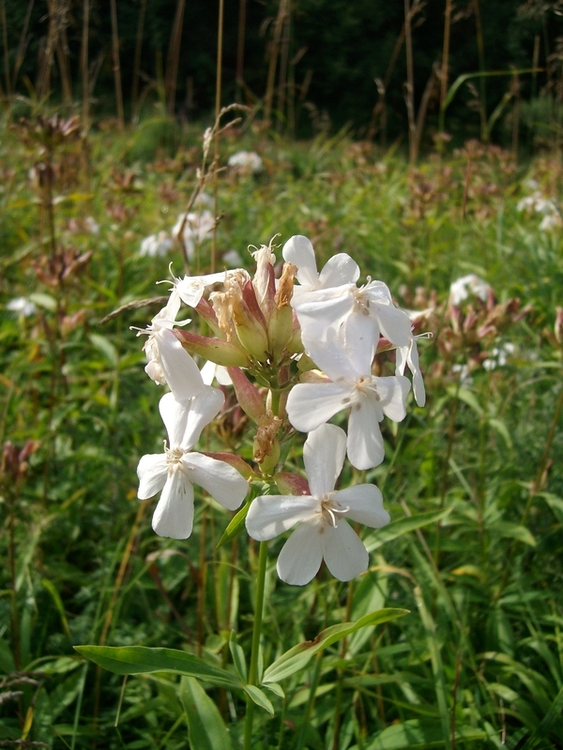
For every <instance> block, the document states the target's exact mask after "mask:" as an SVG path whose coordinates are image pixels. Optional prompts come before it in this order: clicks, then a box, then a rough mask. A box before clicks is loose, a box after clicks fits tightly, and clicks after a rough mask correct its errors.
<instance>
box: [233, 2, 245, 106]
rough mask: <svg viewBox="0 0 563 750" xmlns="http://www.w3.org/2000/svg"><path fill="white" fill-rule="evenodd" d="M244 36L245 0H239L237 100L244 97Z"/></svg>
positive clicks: (239, 100)
mask: <svg viewBox="0 0 563 750" xmlns="http://www.w3.org/2000/svg"><path fill="white" fill-rule="evenodd" d="M245 36H246V0H239V10H238V30H237V70H236V79H235V81H236V92H237V101H238V102H242V101H243V98H244V41H245Z"/></svg>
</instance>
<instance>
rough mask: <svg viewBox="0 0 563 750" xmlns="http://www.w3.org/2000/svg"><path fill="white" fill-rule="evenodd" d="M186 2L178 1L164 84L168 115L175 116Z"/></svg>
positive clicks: (184, 0)
mask: <svg viewBox="0 0 563 750" xmlns="http://www.w3.org/2000/svg"><path fill="white" fill-rule="evenodd" d="M185 8H186V0H177V3H176V14H175V16H174V23H173V26H172V32H171V34H170V45H169V48H168V60H167V63H166V79H165V82H164V90H165V98H166V103H167V107H168V114H169V115H170V116H173V115H174V110H175V106H176V87H177V82H178V63H179V60H180V47H181V43H182V27H183V22H184V11H185Z"/></svg>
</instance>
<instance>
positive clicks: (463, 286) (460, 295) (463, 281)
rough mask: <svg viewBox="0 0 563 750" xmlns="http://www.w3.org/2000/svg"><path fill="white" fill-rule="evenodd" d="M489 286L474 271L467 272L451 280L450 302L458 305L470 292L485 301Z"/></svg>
mask: <svg viewBox="0 0 563 750" xmlns="http://www.w3.org/2000/svg"><path fill="white" fill-rule="evenodd" d="M490 288H491V287H490V286H489V285H488V284H487V282H486V281H484V280H483V279H482V278H481V277H480V276H477V274H476V273H469V274H467V276H461V278H459V279H456V280H455V281H454V282H452V284H451V286H450V302H451V304H452V305H455V306H456V307H459V305H460V304H461V303H462V302H463V301H464V300H466V299H467V298H468V297H469V295H470V294H474V295H475V296H476V297H479V299H481V300H483V302H486V301H487V297H488V296H489V290H490Z"/></svg>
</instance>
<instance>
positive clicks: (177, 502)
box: [79, 235, 425, 750]
mask: <svg viewBox="0 0 563 750" xmlns="http://www.w3.org/2000/svg"><path fill="white" fill-rule="evenodd" d="M274 250H275V248H274V247H273V244H272V242H270V244H269V245H267V246H265V245H264V246H262V247H260V248H259V249H257V250H255V251H254V252H253V257H254V260H255V263H256V269H255V272H254V275H253V276H251V275H250V274H249V273H248V271H246V270H245V269H243V268H238V269H234V270H226V271H222V272H218V273H212V274H207V275H203V276H191V275H187V276H184V277H183V278H176V277H172V280H171V281H170V282H169V283H170V290H169V297H168V300H167V302H166V305H165V306H164V307H163V308H162V309H161V310H160V311H159V312H158V313H157V314H156V315H155V316H154V317H153V319H152V321H151V323H150V324H149V325H148V326H147V328H146V329H143V330H138V331H137V335H138V336H140V337H146V338H145V341H144V344H143V349H144V352H145V354H146V358H147V364H146V367H145V371H146V373H147V375H148V376H149V377H150V378H151V379H152V380H153V381H154V382H155V384H157V385H158V386H159V387H161V388H165V389H166V392H165V393H164V394H163V395H162V396H161V398H160V402H159V409H160V414H161V417H162V421H163V422H164V426H165V428H166V433H167V439H166V440H165V441H164V449H163V452H162V453H159V454H147V455H144V456H143V457H142V458H141V459H140V461H139V465H138V476H139V489H138V497H139V499H141V500H147V499H149V498H151V497H153V496H155V495H157V494H159V493H160V499H159V500H158V503H157V505H156V509H155V511H154V515H153V519H152V526H153V529H154V531H155V532H156V533H157V534H159V535H160V536H164V537H170V538H173V539H176V540H184V539H187V538H188V537H189V536H190V535H191V533H192V529H193V519H194V503H195V502H201V498H199V499H195V492H194V487H202V488H203V489H204V490H205V492H206V493H208V494H209V495H210V496H211V498H213V500H215V501H217V502H218V503H219V505H220V506H222V507H223V508H225V509H227V510H229V511H237V513H236V515H235V516H234V518H233V519H232V520H231V522H230V523H229V525H228V527H227V530H226V532H225V534H224V539H227V540H228V541H231V542H232V541H233V540H234V539H235V537H236V536H237V535H238V534H239V533H241V532H242V531H243V530H244V526H246V531H247V532H248V534H249V536H250V537H251V538H252V539H254V540H256V541H257V542H259V554H258V570H257V572H256V601H255V614H254V623H253V634H252V648H251V654H250V661H249V666H248V668H247V666H246V656H245V655H244V653H243V654H241V651H242V649H241V647H240V646H239V645H238V643H237V642H236V636H233V642H232V644H231V646H232V648H231V650H232V654H233V667H234V669H233V668H229V667H228V665H227V666H226V667H224V668H223V667H221V668H219V667H217V666H213V667H210V665H209V664H208V663H207V662H206V661H205V660H204V659H203V658H200V657H196V656H192V655H190V654H188V653H187V652H184V651H171V650H166V649H156V650H155V649H143V648H139V647H136V648H117V649H112V648H108V647H94V646H84V647H80V648H79V650H80V651H81V652H82V653H84V654H85V655H87V656H88V657H90V658H91V659H93V660H94V661H96V662H97V663H98V664H100V665H102V666H105V667H107V668H109V669H112V670H113V671H116V672H118V673H122V674H127V673H135V672H146V671H158V670H160V671H162V670H173V671H179V672H180V673H182V674H184V675H187V676H188V679H189V680H190V682H186V681H185V680H184V683H183V685H184V688H183V689H184V691H186V690H188V691H191V695H192V699H193V700H194V701H195V703H196V704H199V705H200V706H201V705H203V704H205V705H207V706H208V708H209V705H208V704H209V701H210V699H209V698H208V696H207V695H206V693H205V692H204V691H203V690H202V689H201V687H199V685H198V684H197V683H196V682H194V678H198V679H200V680H202V681H203V682H204V683H206V684H211V685H220V686H221V687H224V688H227V689H228V690H231V691H237V690H239V691H242V692H243V693H244V694H245V696H246V711H245V714H244V740H243V746H244V748H245V750H246V749H248V748H250V746H251V742H252V732H253V717H254V710H255V706H256V705H258V706H260V707H261V708H263V709H265V710H267V711H269V712H270V713H271V714H273V713H274V708H273V704H272V702H271V700H270V698H269V697H268V696H267V694H266V692H264V689H267V690H268V691H269V692H273V693H274V694H275V695H277V696H283V688H282V686H281V685H280V682H281V681H282V680H283V679H284V678H286V677H288V676H290V675H291V674H294V673H295V672H297V671H299V670H300V669H302V668H303V667H304V666H305V664H306V663H307V662H308V661H309V659H310V658H311V657H312V655H313V653H315V652H316V651H319V650H321V649H322V648H325V647H326V646H328V645H330V643H333V642H334V641H336V640H339V639H341V638H344V637H346V636H347V635H348V634H349V633H351V632H353V631H354V630H356V629H359V628H361V627H364V626H367V625H373V624H374V623H380V622H384V621H387V620H389V619H393V618H395V617H398V616H400V615H401V614H404V612H405V611H404V610H400V609H386V610H379V611H376V612H373V613H371V614H369V615H368V616H366V617H363V618H361V620H358V621H357V622H355V623H344V624H342V625H337V626H333V627H332V628H329V629H328V630H326V631H324V632H323V633H321V634H320V635H319V636H318V637H317V639H316V640H315V641H314V642H313V643H312V644H311V643H310V644H308V645H307V646H306V647H304V645H303V644H301V645H300V646H297V647H295V648H294V649H290V651H289V652H286V653H285V654H282V655H280V656H279V657H278V658H277V659H275V660H274V661H273V663H271V664H269V665H268V664H264V656H263V652H262V651H261V647H262V641H263V634H262V616H263V612H264V606H265V579H266V571H267V568H268V541H269V540H271V539H273V538H274V537H277V536H279V535H281V534H284V533H285V532H287V531H289V530H291V529H293V531H292V534H291V535H290V536H289V539H288V540H287V541H286V543H285V545H284V547H283V549H282V551H281V554H280V555H279V558H278V561H277V571H278V574H279V577H280V578H281V579H282V581H284V582H285V583H287V584H292V585H297V586H304V585H306V584H308V583H309V582H310V581H311V580H312V579H313V578H314V577H315V576H316V575H317V573H318V572H319V569H320V568H321V565H322V562H323V561H324V563H325V564H326V566H327V568H328V570H329V572H330V573H331V574H332V575H333V576H334V577H335V578H337V579H339V580H341V581H350V580H351V579H353V578H355V577H357V576H360V575H362V574H363V573H365V571H366V570H367V569H368V566H369V555H368V552H367V550H366V547H365V546H364V543H363V542H362V540H361V538H360V534H361V531H360V528H361V526H360V525H364V526H368V527H371V528H374V529H378V528H380V527H382V526H384V525H385V524H387V523H388V522H389V520H390V516H389V514H388V512H387V511H386V510H385V508H384V500H383V496H382V493H381V491H380V490H379V488H378V487H376V486H375V485H374V484H371V483H366V482H361V483H356V484H352V485H351V486H348V487H342V488H341V487H339V488H338V489H337V482H338V479H339V476H340V474H341V472H342V469H343V466H344V463H345V459H346V456H347V457H348V460H349V461H350V463H351V464H352V466H353V467H354V469H355V470H357V471H364V470H369V469H372V468H374V467H376V466H378V465H379V464H381V463H382V462H383V460H384V457H385V443H384V439H383V436H382V432H381V428H380V424H381V423H382V422H383V421H384V420H385V419H389V420H392V421H394V422H400V421H401V420H403V419H404V417H405V415H406V411H407V399H408V395H409V392H410V390H411V381H410V380H409V378H407V376H406V375H405V372H406V370H407V368H408V369H409V370H410V372H411V374H412V378H413V383H414V398H415V400H416V402H417V404H418V405H419V406H423V405H424V402H425V393H424V385H423V382H422V377H421V373H420V368H419V365H418V355H417V340H416V337H415V336H414V335H413V333H412V326H411V320H410V318H409V316H408V314H407V313H406V312H405V311H403V310H401V309H399V308H398V307H397V306H396V305H395V304H394V302H393V298H392V296H391V292H390V290H389V288H388V287H387V286H386V284H384V283H383V282H382V281H378V280H372V279H369V278H368V280H367V283H365V284H364V285H363V286H359V285H358V281H359V279H360V268H359V266H358V265H357V264H356V262H355V261H354V260H353V259H352V258H351V257H350V256H349V255H348V254H346V253H338V254H337V255H335V256H333V257H332V258H331V259H330V260H329V261H328V263H327V264H326V265H325V267H324V268H323V269H322V270H321V271H320V273H319V272H318V271H317V264H316V258H315V253H314V249H313V246H312V244H311V242H310V241H309V240H308V239H307V238H306V237H304V236H300V235H297V236H294V237H291V238H290V239H289V240H288V241H287V242H286V243H285V244H284V246H283V249H282V253H281V255H282V258H283V264H282V265H281V270H280V271H279V275H278V276H276V263H277V257H276V254H275V252H274ZM186 314H187V315H189V316H190V317H186ZM192 316H198V317H199V319H200V323H201V325H199V326H197V325H196V322H195V321H194V320H192ZM391 350H394V351H395V352H396V360H395V373H394V374H392V375H386V376H380V375H375V374H373V365H374V360H375V359H376V358H377V357H378V356H386V355H381V354H378V352H380V353H381V352H389V351H391ZM203 360H206V364H203ZM200 364H201V365H202V367H201V369H200ZM215 380H217V382H218V383H220V384H221V385H220V387H219V388H218V387H215V386H214V385H212V384H211V383H212V382H215ZM227 398H228V400H229V403H232V401H233V398H234V400H235V403H236V404H237V406H238V407H239V408H240V409H242V411H243V412H244V413H245V414H246V416H247V418H248V425H251V426H252V431H253V434H252V435H251V436H250V437H251V441H252V460H249V459H248V457H247V459H244V458H243V457H242V456H239V455H236V454H234V453H225V452H220V453H212V452H209V451H207V450H198V449H197V447H196V446H197V443H198V441H199V439H200V436H201V435H202V433H203V431H204V430H206V428H207V426H208V425H210V424H211V423H212V422H213V420H214V419H215V418H216V417H217V415H220V413H221V410H222V409H224V408H225V402H226V399H227ZM340 413H344V414H347V415H348V421H347V433H346V432H345V431H344V429H343V428H342V427H341V426H339V425H336V424H332V423H330V420H331V419H332V418H333V417H336V416H337V415H339V414H340ZM304 433H306V438H305V439H304V435H303V434H304ZM303 442H304V446H303ZM301 446H303V447H302V452H303V461H304V468H305V475H303V474H301V473H297V472H295V471H289V470H288V469H287V467H286V461H287V459H288V456H289V455H290V454H291V455H292V456H295V455H298V453H299V450H298V448H299V447H301ZM245 498H250V499H247V500H246V502H245ZM296 649H297V650H296ZM194 696H195V697H194ZM202 701H203V704H202ZM209 710H211V711H212V712H213V711H216V710H215V709H209ZM213 715H215V713H214V714H213ZM218 715H219V714H218V713H217V716H218Z"/></svg>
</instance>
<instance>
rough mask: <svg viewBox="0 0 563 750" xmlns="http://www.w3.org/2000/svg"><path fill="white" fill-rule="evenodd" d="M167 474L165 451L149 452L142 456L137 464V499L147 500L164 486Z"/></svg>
mask: <svg viewBox="0 0 563 750" xmlns="http://www.w3.org/2000/svg"><path fill="white" fill-rule="evenodd" d="M167 474H168V464H167V463H166V453H156V454H155V453H150V454H147V455H146V456H143V457H142V458H141V460H140V461H139V465H138V466H137V476H138V477H139V490H138V492H137V497H138V498H139V500H148V499H149V497H153V495H156V493H157V492H160V490H161V489H162V488H163V487H164V483H165V482H166V477H167Z"/></svg>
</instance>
